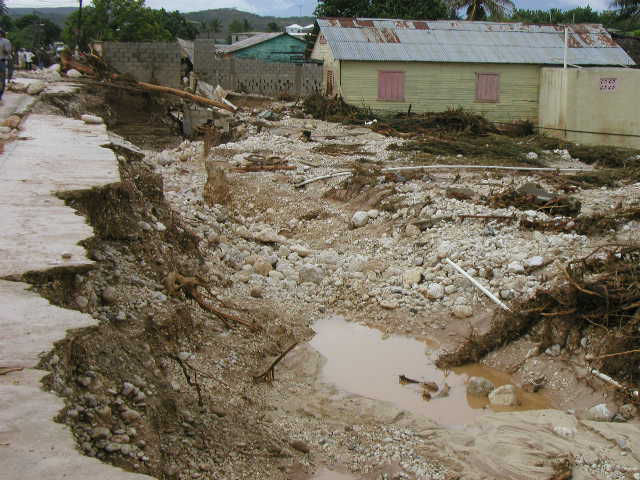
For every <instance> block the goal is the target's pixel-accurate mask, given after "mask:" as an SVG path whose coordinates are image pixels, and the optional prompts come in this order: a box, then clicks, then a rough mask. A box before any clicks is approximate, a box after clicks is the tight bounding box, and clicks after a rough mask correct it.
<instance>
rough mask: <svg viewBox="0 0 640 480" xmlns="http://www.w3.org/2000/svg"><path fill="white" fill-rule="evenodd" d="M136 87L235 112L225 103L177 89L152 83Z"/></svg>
mask: <svg viewBox="0 0 640 480" xmlns="http://www.w3.org/2000/svg"><path fill="white" fill-rule="evenodd" d="M136 85H139V86H140V87H141V88H143V89H144V90H149V91H152V92H160V93H168V94H170V95H176V96H178V97H182V98H186V99H187V100H191V101H192V102H194V103H200V104H202V105H208V106H211V107H216V108H222V109H223V110H227V111H228V112H231V113H235V112H236V110H234V109H233V108H232V107H230V106H229V105H227V104H226V103H221V102H216V101H215V100H210V99H208V98H205V97H201V96H199V95H194V94H193V93H189V92H185V91H184V90H178V89H177V88H171V87H163V86H162V85H154V84H153V83H147V82H137V83H136Z"/></svg>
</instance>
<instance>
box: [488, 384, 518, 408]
mask: <svg viewBox="0 0 640 480" xmlns="http://www.w3.org/2000/svg"><path fill="white" fill-rule="evenodd" d="M489 403H490V404H491V406H492V407H515V406H516V405H518V403H519V402H518V395H517V393H516V387H514V386H513V385H502V386H501V387H498V388H496V389H495V390H493V391H492V392H491V393H490V394H489Z"/></svg>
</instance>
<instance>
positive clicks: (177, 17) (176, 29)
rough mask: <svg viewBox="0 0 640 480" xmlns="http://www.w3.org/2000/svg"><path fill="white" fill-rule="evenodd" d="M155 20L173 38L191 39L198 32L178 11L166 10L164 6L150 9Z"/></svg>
mask: <svg viewBox="0 0 640 480" xmlns="http://www.w3.org/2000/svg"><path fill="white" fill-rule="evenodd" d="M152 12H154V14H155V16H156V20H157V21H158V22H159V23H160V25H161V26H162V27H164V28H165V29H166V30H167V31H168V32H169V33H170V34H171V35H172V37H173V38H184V39H187V40H193V39H194V38H196V35H197V34H198V29H197V27H196V26H195V25H194V24H193V23H192V22H189V21H188V20H187V19H186V18H185V16H184V15H182V14H181V13H180V12H179V11H177V10H175V11H173V12H167V11H166V10H165V9H164V8H163V9H160V10H152Z"/></svg>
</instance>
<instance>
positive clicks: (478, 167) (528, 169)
mask: <svg viewBox="0 0 640 480" xmlns="http://www.w3.org/2000/svg"><path fill="white" fill-rule="evenodd" d="M439 169H445V170H446V169H450V170H515V171H521V172H567V173H575V172H590V171H592V170H590V169H587V168H553V167H501V166H498V165H422V166H419V167H390V168H383V169H381V170H380V171H381V172H402V171H408V170H439ZM348 175H353V172H338V173H332V174H330V175H322V176H321V177H314V178H310V179H309V180H305V181H304V182H300V183H296V184H295V187H296V188H299V187H303V186H305V185H307V184H309V183H313V182H317V181H318V180H326V179H327V178H334V177H343V176H348Z"/></svg>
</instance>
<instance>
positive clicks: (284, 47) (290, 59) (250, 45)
mask: <svg viewBox="0 0 640 480" xmlns="http://www.w3.org/2000/svg"><path fill="white" fill-rule="evenodd" d="M305 48H306V43H305V41H304V40H302V39H300V38H298V37H295V36H293V35H289V34H288V33H286V32H275V33H259V34H256V35H253V36H252V37H249V38H245V39H244V40H240V41H239V42H236V43H233V44H231V45H225V46H222V45H221V46H219V50H220V51H221V52H222V53H223V54H224V56H225V57H236V58H257V59H259V60H263V61H265V62H278V63H300V62H303V61H304V51H305Z"/></svg>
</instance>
